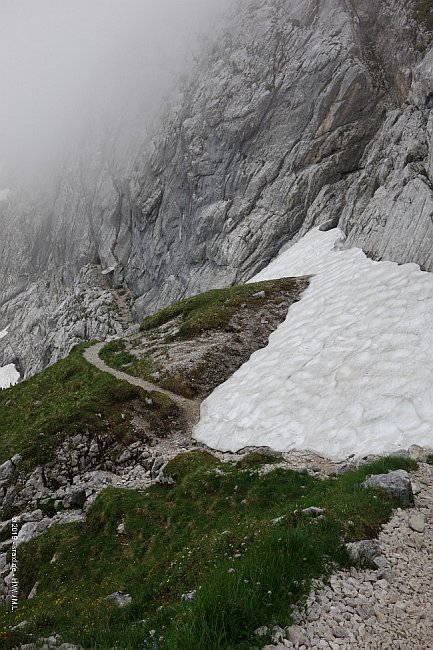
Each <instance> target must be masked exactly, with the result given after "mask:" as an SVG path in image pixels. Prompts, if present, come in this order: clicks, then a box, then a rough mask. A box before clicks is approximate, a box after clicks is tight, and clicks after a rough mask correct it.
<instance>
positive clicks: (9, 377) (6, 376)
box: [0, 363, 20, 388]
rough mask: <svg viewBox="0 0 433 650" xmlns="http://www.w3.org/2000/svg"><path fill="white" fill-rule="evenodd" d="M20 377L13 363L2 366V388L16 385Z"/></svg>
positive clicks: (0, 370) (0, 374) (0, 384)
mask: <svg viewBox="0 0 433 650" xmlns="http://www.w3.org/2000/svg"><path fill="white" fill-rule="evenodd" d="M19 378H20V373H19V372H18V371H17V369H16V368H15V366H14V364H13V363H10V364H9V365H7V366H3V368H0V388H9V387H10V386H15V384H16V383H17V382H18V380H19Z"/></svg>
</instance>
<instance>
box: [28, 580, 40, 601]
mask: <svg viewBox="0 0 433 650" xmlns="http://www.w3.org/2000/svg"><path fill="white" fill-rule="evenodd" d="M38 587H39V582H35V584H34V585H33V587H32V588H31V590H30V593H29V595H28V596H27V598H28V600H31V599H32V598H34V597H35V596H36V594H37V593H38Z"/></svg>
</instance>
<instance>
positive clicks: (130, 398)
mask: <svg viewBox="0 0 433 650" xmlns="http://www.w3.org/2000/svg"><path fill="white" fill-rule="evenodd" d="M84 347H85V346H84V345H80V346H77V347H76V348H75V349H74V350H73V351H72V352H71V354H70V355H69V356H68V357H67V358H66V359H63V360H62V361H59V362H58V363H56V364H54V365H53V366H51V367H49V368H48V369H47V370H45V371H44V372H41V373H40V374H38V375H36V376H35V377H32V378H31V379H28V380H27V381H24V382H22V383H20V384H18V385H17V386H14V387H12V388H9V389H7V390H3V391H0V463H1V462H4V461H5V460H7V459H8V458H10V457H11V456H13V455H14V454H17V453H20V454H21V455H22V456H23V461H22V463H21V465H20V468H19V469H20V470H21V469H25V470H28V469H31V468H33V467H35V466H37V465H41V464H43V463H45V462H48V461H50V460H51V459H52V457H53V452H54V450H55V449H57V447H58V446H59V444H60V443H61V442H62V441H63V440H64V439H65V437H66V436H68V435H74V434H76V433H83V432H88V434H89V437H90V436H94V435H101V436H104V439H105V440H110V439H113V441H116V440H117V441H125V442H126V443H128V441H131V440H129V439H130V438H131V436H133V435H134V434H133V430H132V427H131V424H130V420H131V416H132V414H133V412H134V405H135V404H136V403H140V405H141V408H142V409H144V410H145V411H146V417H147V418H148V419H149V423H150V424H151V426H152V427H153V428H154V429H160V428H162V429H163V428H164V426H166V425H167V422H168V421H169V420H170V418H172V417H174V416H175V415H176V413H177V406H176V405H175V404H174V403H173V402H171V401H170V400H169V399H168V398H167V397H166V396H165V395H161V394H160V393H151V394H150V395H151V397H152V400H153V403H152V404H151V405H149V404H147V403H146V402H145V400H144V397H145V396H148V395H149V394H148V393H145V391H143V390H142V389H140V388H138V387H135V386H131V385H130V384H128V383H126V382H122V381H118V380H117V379H115V378H114V377H112V376H111V375H109V374H107V373H104V372H100V371H99V370H98V369H97V368H95V367H94V366H92V365H90V364H89V363H87V361H85V360H84V359H83V356H82V352H83V349H84ZM122 414H123V416H124V417H122Z"/></svg>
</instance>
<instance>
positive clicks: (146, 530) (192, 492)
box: [0, 452, 415, 650]
mask: <svg viewBox="0 0 433 650" xmlns="http://www.w3.org/2000/svg"><path fill="white" fill-rule="evenodd" d="M257 460H258V459H256V461H257ZM254 465H256V463H254ZM414 466H415V465H414V463H413V462H412V461H408V460H406V459H398V458H388V459H384V460H381V461H379V462H376V463H374V464H372V465H368V466H365V467H363V468H361V469H358V470H357V471H354V472H350V473H347V474H344V475H342V476H340V477H338V478H333V479H330V480H327V481H320V480H319V479H315V478H312V477H310V476H309V475H307V474H300V473H296V472H292V471H288V470H283V469H275V470H274V471H273V472H271V473H269V474H266V475H265V476H259V475H258V474H257V472H254V471H251V470H246V469H242V468H239V467H235V466H232V465H228V464H222V463H220V462H219V461H218V460H217V459H215V458H214V457H213V456H210V455H209V454H205V453H200V452H196V453H191V454H185V455H181V456H178V457H177V458H176V459H174V460H173V461H172V462H171V463H170V465H169V467H168V468H167V470H166V473H167V474H170V475H172V476H174V477H176V484H175V486H174V487H168V486H162V485H157V486H153V487H152V488H151V489H149V490H148V491H147V492H146V493H139V492H136V491H127V490H121V489H108V490H106V491H104V492H102V493H101V494H100V495H99V497H98V498H97V500H96V502H95V503H94V504H93V505H92V507H91V509H90V511H89V513H88V518H87V521H86V522H84V523H75V524H69V525H65V526H58V527H55V528H52V529H51V530H50V531H48V532H47V533H45V534H43V535H42V536H40V537H38V538H36V539H34V540H32V541H31V542H29V543H27V544H25V545H21V546H20V547H19V549H18V565H19V576H18V577H19V580H20V599H21V600H20V606H19V609H18V612H17V613H14V614H11V613H10V612H9V611H8V608H3V609H0V640H1V641H0V647H2V648H10V647H12V646H13V644H14V643H16V644H18V643H19V642H29V641H31V640H32V639H34V638H37V637H38V636H48V635H49V634H51V633H53V632H56V633H59V634H61V635H62V640H63V641H64V642H71V643H80V644H81V645H82V646H83V647H84V648H86V650H92V649H100V650H105V649H107V650H108V649H109V648H118V649H119V650H129V649H137V650H138V649H140V650H141V649H143V648H144V647H146V648H152V647H153V646H152V644H151V642H150V640H151V638H154V639H159V638H160V637H163V640H162V641H157V645H156V646H154V647H155V648H158V649H161V650H162V649H167V650H209V649H212V650H247V649H251V648H253V647H259V646H260V647H261V646H262V645H264V644H265V643H266V641H267V639H260V640H259V639H257V638H255V637H254V635H253V630H254V629H256V628H257V627H258V626H260V625H271V626H272V625H273V624H279V625H283V626H284V625H286V624H289V623H290V622H291V620H290V615H289V612H290V605H291V604H293V603H298V602H300V601H302V598H303V597H304V596H305V595H306V594H307V593H308V592H309V589H310V586H311V580H312V579H313V578H316V577H319V576H327V575H328V574H329V573H330V572H331V571H332V570H333V569H334V568H335V567H336V566H343V567H345V566H348V565H349V558H348V556H347V554H346V552H345V550H344V547H343V546H342V544H341V540H342V539H344V540H346V541H353V540H356V539H361V538H365V537H366V536H373V535H375V534H376V533H377V531H378V530H379V527H380V525H381V524H382V523H383V522H385V521H387V520H388V518H389V517H390V515H391V511H392V508H393V507H395V506H396V505H398V502H397V501H396V500H395V499H392V498H390V497H388V496H386V495H385V494H384V493H381V492H377V493H374V492H372V491H369V490H364V489H361V488H360V487H359V486H360V483H361V482H362V480H363V479H364V478H365V476H366V475H367V474H370V473H376V472H383V471H387V470H389V469H397V468H405V469H408V468H411V467H414ZM308 506H319V507H323V508H325V509H326V516H325V517H324V518H323V519H321V520H317V519H314V518H311V517H309V516H308V515H306V514H303V513H302V512H301V511H302V509H303V508H306V507H308ZM277 517H283V519H282V520H281V521H280V522H279V523H277V524H275V525H272V523H271V520H272V519H274V518H277ZM121 521H123V522H124V524H125V531H124V533H123V534H121V535H119V534H117V532H116V530H117V526H118V524H119V523H120V522H121ZM54 554H56V556H57V561H56V562H54V563H51V562H50V560H51V558H52V557H53V555H54ZM229 569H234V572H229ZM37 580H38V581H39V583H40V584H39V589H38V594H37V596H36V597H35V598H34V599H32V600H30V601H28V600H27V599H26V596H27V594H28V592H29V591H30V589H31V587H32V586H33V584H34V582H35V581H37ZM191 590H196V597H195V599H194V600H193V601H192V602H184V601H183V600H182V598H181V596H182V594H183V593H186V592H189V591H191ZM114 591H123V592H127V593H130V594H131V596H132V598H133V603H132V605H130V606H128V607H125V608H123V609H119V608H117V607H115V606H113V605H110V604H108V603H107V602H106V601H105V600H104V598H105V596H107V595H108V594H110V593H112V592H114ZM22 620H27V621H29V626H28V628H26V630H25V631H23V630H21V631H11V629H10V626H12V625H15V624H17V623H18V622H19V621H22ZM152 630H155V635H154V636H153V637H150V631H152ZM32 635H33V636H32ZM145 640H147V641H148V644H147V645H144V642H145ZM1 643H3V645H1Z"/></svg>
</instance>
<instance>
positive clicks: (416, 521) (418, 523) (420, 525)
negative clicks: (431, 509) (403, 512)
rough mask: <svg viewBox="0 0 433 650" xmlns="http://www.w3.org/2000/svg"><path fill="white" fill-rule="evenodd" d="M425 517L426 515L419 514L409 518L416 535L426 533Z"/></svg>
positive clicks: (410, 526) (410, 525)
mask: <svg viewBox="0 0 433 650" xmlns="http://www.w3.org/2000/svg"><path fill="white" fill-rule="evenodd" d="M425 526H426V522H425V517H424V515H422V514H420V513H417V514H414V515H411V516H410V517H409V528H410V529H411V530H413V531H415V532H416V533H423V532H424V531H425Z"/></svg>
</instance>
